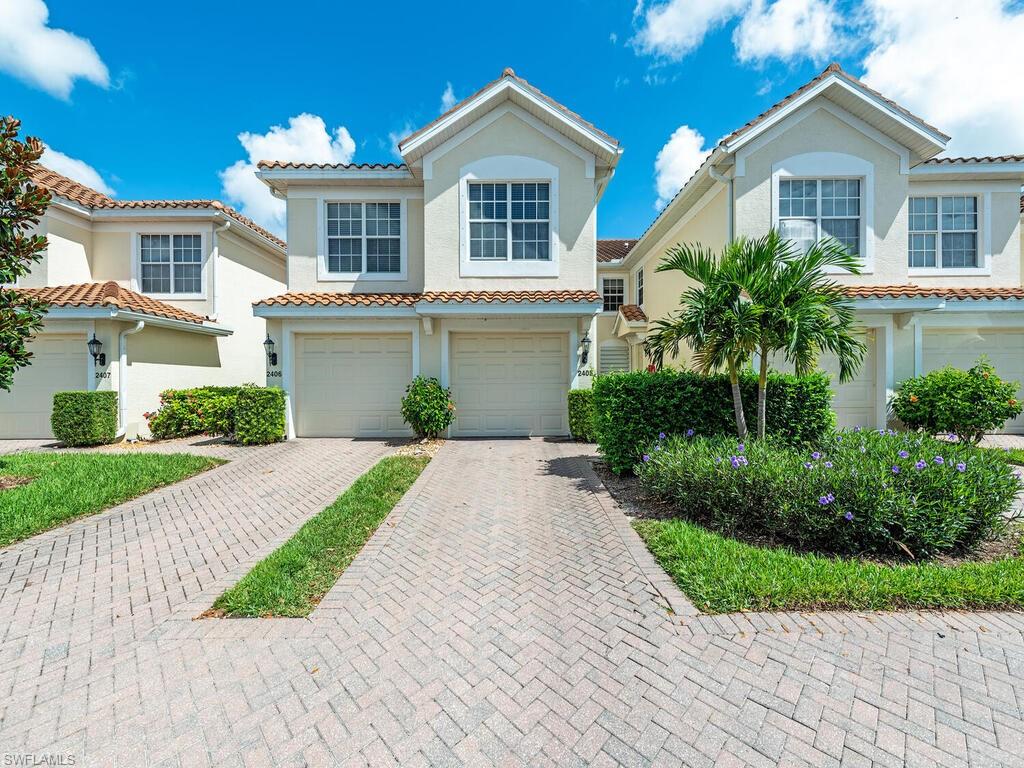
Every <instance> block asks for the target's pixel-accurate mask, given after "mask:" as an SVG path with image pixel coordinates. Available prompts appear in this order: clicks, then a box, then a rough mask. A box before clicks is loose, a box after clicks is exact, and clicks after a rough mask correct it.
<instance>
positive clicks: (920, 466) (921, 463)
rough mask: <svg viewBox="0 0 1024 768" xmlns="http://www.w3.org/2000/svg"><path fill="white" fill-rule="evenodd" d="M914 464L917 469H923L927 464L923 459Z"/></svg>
mask: <svg viewBox="0 0 1024 768" xmlns="http://www.w3.org/2000/svg"><path fill="white" fill-rule="evenodd" d="M914 466H915V467H917V468H918V469H924V468H925V467H927V466H928V463H927V462H926V461H925V460H924V459H920V460H919V461H918V462H917V464H915V465H914Z"/></svg>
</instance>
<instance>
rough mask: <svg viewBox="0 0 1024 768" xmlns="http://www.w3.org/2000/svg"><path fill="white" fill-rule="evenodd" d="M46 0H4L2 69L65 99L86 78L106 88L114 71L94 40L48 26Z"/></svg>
mask: <svg viewBox="0 0 1024 768" xmlns="http://www.w3.org/2000/svg"><path fill="white" fill-rule="evenodd" d="M49 16H50V11H49V9H47V7H46V3H45V2H43V0H0V18H2V19H3V23H2V24H0V70H4V71H6V72H8V73H10V74H11V75H14V76H15V77H17V78H19V79H20V80H24V81H25V82H26V83H28V84H30V85H33V86H36V87H38V88H42V89H43V90H44V91H46V92H47V93H49V94H51V95H53V96H56V97H58V98H61V99H67V98H68V97H69V96H70V95H71V89H72V88H73V87H74V85H75V80H76V79H78V78H84V79H86V80H89V81H91V82H93V83H95V84H96V85H99V86H101V87H103V88H106V87H108V86H109V85H110V73H109V72H108V71H107V67H106V65H105V64H104V63H103V61H102V60H101V59H100V56H99V54H98V53H97V52H96V49H95V48H93V46H92V43H90V42H89V41H88V40H85V39H83V38H81V37H78V36H77V35H73V34H71V33H70V32H68V31H66V30H63V29H53V28H52V27H50V26H48V25H47V24H48V20H49Z"/></svg>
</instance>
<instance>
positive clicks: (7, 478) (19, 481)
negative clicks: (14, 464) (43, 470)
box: [0, 475, 32, 491]
mask: <svg viewBox="0 0 1024 768" xmlns="http://www.w3.org/2000/svg"><path fill="white" fill-rule="evenodd" d="M31 482H32V478H31V477H19V476H18V475H4V476H2V477H0V491H6V490H7V489H9V488H17V487H19V486H22V485H28V484H29V483H31Z"/></svg>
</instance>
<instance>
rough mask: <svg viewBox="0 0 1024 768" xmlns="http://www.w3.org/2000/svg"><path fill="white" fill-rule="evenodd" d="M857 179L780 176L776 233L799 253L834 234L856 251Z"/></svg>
mask: <svg viewBox="0 0 1024 768" xmlns="http://www.w3.org/2000/svg"><path fill="white" fill-rule="evenodd" d="M860 188H861V183H860V180H859V179H780V180H779V201H778V203H779V208H778V210H779V233H780V234H781V235H782V237H784V238H786V239H787V240H790V241H791V242H793V243H794V244H795V245H796V247H797V248H799V249H800V251H801V252H806V251H807V250H808V249H809V248H810V247H811V246H812V245H814V243H816V242H817V241H819V240H823V239H825V238H827V237H834V238H835V239H836V240H838V241H839V242H840V243H842V244H843V245H845V246H846V248H847V249H848V250H849V251H850V253H853V254H859V253H860V250H861V249H860V191H861V190H860Z"/></svg>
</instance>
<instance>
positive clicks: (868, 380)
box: [818, 332, 878, 427]
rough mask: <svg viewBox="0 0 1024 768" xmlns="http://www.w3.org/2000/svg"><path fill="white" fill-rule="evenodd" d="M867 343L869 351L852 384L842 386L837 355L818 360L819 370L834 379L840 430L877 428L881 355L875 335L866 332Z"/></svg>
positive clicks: (835, 408)
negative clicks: (846, 428) (845, 428)
mask: <svg viewBox="0 0 1024 768" xmlns="http://www.w3.org/2000/svg"><path fill="white" fill-rule="evenodd" d="M864 342H865V343H866V344H867V346H868V351H867V354H866V355H864V363H863V364H862V365H861V367H860V371H858V372H857V375H856V376H855V377H854V379H853V381H849V382H847V383H845V384H840V383H839V362H838V360H836V358H835V357H834V356H832V355H822V356H821V358H820V360H819V361H818V365H819V367H820V368H821V369H822V370H823V371H825V372H826V373H828V374H829V375H831V376H832V389H833V392H834V395H833V397H832V409H833V410H834V411H835V412H836V424H837V426H839V427H876V426H878V414H877V411H876V402H877V399H876V395H877V394H878V385H877V380H878V379H877V373H878V355H877V352H876V346H877V345H876V344H875V336H874V333H873V332H869V333H867V334H866V337H865V339H864Z"/></svg>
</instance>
